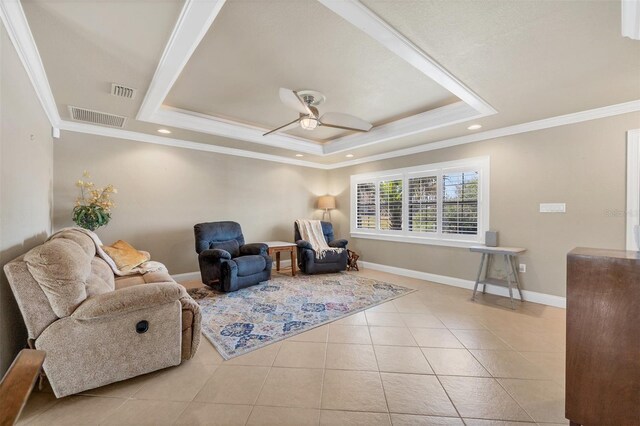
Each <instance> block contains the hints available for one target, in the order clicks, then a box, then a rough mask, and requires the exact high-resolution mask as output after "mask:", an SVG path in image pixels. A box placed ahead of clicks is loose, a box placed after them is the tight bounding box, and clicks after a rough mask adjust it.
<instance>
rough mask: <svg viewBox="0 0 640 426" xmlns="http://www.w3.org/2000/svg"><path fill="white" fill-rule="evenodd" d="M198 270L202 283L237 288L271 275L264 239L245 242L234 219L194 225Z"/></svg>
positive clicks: (228, 288) (229, 289) (269, 259)
mask: <svg viewBox="0 0 640 426" xmlns="http://www.w3.org/2000/svg"><path fill="white" fill-rule="evenodd" d="M193 231H194V233H195V237H196V252H197V253H198V262H199V263H200V274H201V275H202V282H203V283H204V284H205V285H208V286H210V287H214V286H216V285H219V286H220V289H221V290H222V291H236V290H239V289H241V288H245V287H249V286H252V285H256V284H259V283H261V282H263V281H268V280H270V279H271V264H272V263H273V260H272V259H271V257H270V256H269V255H268V252H267V250H268V247H267V245H266V244H263V243H254V244H245V243H244V236H243V235H242V228H240V224H238V223H236V222H209V223H199V224H197V225H195V226H194V227H193Z"/></svg>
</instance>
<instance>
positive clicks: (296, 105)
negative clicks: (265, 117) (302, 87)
mask: <svg viewBox="0 0 640 426" xmlns="http://www.w3.org/2000/svg"><path fill="white" fill-rule="evenodd" d="M280 100H281V101H282V103H283V104H285V105H286V106H288V107H289V108H293V109H295V110H296V111H298V112H299V113H301V114H308V115H312V116H314V117H315V116H316V115H315V114H314V113H313V111H311V108H309V105H307V103H306V102H305V101H304V100H303V99H302V98H301V97H300V96H298V92H296V91H295V90H291V89H285V88H284V87H281V88H280Z"/></svg>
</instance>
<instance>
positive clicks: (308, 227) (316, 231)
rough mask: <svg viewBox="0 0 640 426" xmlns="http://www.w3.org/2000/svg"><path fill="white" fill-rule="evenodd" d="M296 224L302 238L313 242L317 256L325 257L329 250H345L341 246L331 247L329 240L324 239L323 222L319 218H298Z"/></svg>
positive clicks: (310, 242) (337, 251) (338, 251)
mask: <svg viewBox="0 0 640 426" xmlns="http://www.w3.org/2000/svg"><path fill="white" fill-rule="evenodd" d="M296 224H297V225H298V231H299V232H300V238H302V239H303V240H305V241H308V242H309V244H311V247H312V248H313V249H314V250H315V252H316V258H318V259H323V258H324V257H325V256H326V254H327V252H328V251H333V252H336V253H342V251H343V250H344V249H343V248H340V247H329V245H328V244H327V241H326V240H325V239H324V233H323V232H322V223H320V221H319V220H309V219H298V220H296Z"/></svg>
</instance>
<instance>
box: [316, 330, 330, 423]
mask: <svg viewBox="0 0 640 426" xmlns="http://www.w3.org/2000/svg"><path fill="white" fill-rule="evenodd" d="M329 331H330V330H329V327H327V336H326V341H325V342H324V362H323V368H322V381H321V382H320V404H319V405H320V407H319V410H320V415H319V416H318V424H319V423H320V422H321V421H322V398H323V397H324V378H325V376H326V375H327V351H328V350H329Z"/></svg>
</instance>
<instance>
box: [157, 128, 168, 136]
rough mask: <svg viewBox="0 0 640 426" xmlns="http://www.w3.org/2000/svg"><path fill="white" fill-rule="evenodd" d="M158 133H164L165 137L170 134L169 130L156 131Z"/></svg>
mask: <svg viewBox="0 0 640 426" xmlns="http://www.w3.org/2000/svg"><path fill="white" fill-rule="evenodd" d="M158 133H164V134H165V135H168V134H169V133H171V130H169V129H158Z"/></svg>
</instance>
